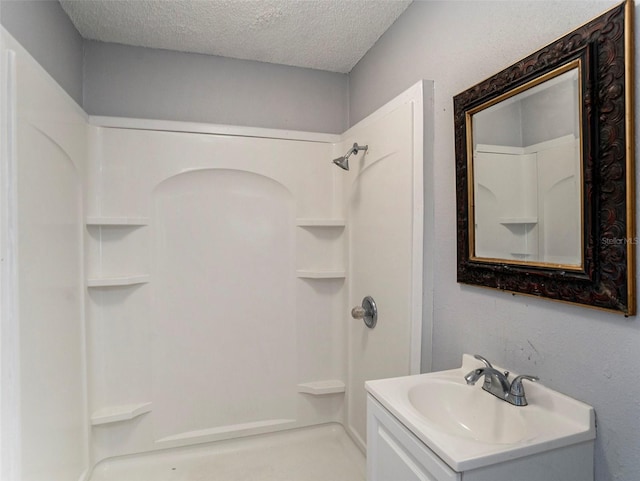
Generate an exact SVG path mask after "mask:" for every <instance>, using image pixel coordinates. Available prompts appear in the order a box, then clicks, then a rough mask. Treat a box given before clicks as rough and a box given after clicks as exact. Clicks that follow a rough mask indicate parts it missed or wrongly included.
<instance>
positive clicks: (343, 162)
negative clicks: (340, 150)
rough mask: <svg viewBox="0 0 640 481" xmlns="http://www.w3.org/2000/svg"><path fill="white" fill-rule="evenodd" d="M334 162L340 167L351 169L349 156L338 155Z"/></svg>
mask: <svg viewBox="0 0 640 481" xmlns="http://www.w3.org/2000/svg"><path fill="white" fill-rule="evenodd" d="M333 163H334V164H336V165H337V166H338V167H340V168H341V169H344V170H349V156H348V155H345V156H342V157H338V158H337V159H333Z"/></svg>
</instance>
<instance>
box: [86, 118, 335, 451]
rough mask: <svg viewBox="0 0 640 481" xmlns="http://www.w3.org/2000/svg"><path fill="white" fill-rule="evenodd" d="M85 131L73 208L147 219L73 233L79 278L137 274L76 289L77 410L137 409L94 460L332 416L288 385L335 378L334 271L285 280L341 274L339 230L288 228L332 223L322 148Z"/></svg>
mask: <svg viewBox="0 0 640 481" xmlns="http://www.w3.org/2000/svg"><path fill="white" fill-rule="evenodd" d="M92 129H93V132H92V139H93V141H94V145H93V146H92V152H93V155H92V158H91V163H92V164H91V175H90V181H89V182H90V190H91V191H93V192H98V193H99V194H97V195H95V196H93V197H92V198H91V200H90V205H91V208H90V209H91V210H90V212H89V214H90V215H91V216H96V217H99V218H113V217H116V218H143V219H146V221H145V222H144V223H146V224H148V225H141V226H127V227H113V226H102V227H90V228H89V233H90V235H89V236H88V243H89V246H90V247H89V253H88V255H89V258H90V261H89V266H88V271H89V272H90V273H91V274H92V275H95V276H98V277H100V276H103V277H104V276H106V277H109V276H117V275H120V276H122V275H148V283H144V284H139V285H131V286H120V287H105V288H93V289H90V301H91V302H90V305H89V312H90V316H89V317H90V354H91V399H92V411H93V412H100V411H101V410H104V409H109V408H116V409H117V408H118V407H123V406H131V405H134V406H140V405H143V404H145V405H146V403H150V404H151V406H150V412H148V413H143V414H141V415H139V416H137V417H135V418H133V419H131V420H125V421H122V422H116V423H109V424H100V425H96V426H94V428H93V440H94V443H93V449H94V458H95V459H96V460H99V459H103V458H105V457H108V456H113V455H119V454H128V453H134V452H141V451H149V450H154V449H161V448H166V447H171V446H177V445H185V444H192V443H197V442H206V441H211V440H216V439H224V438H229V437H236V436H241V435H246V434H252V433H256V432H267V431H274V430H279V429H286V428H291V427H296V426H303V425H310V424H317V423H323V422H330V421H342V417H343V397H344V395H343V394H342V393H338V394H330V395H326V396H312V395H309V394H305V393H300V392H298V388H297V385H298V384H300V383H309V382H316V381H324V380H342V381H344V379H345V373H344V370H345V369H344V366H345V352H344V351H345V347H346V346H345V341H344V339H345V332H344V331H345V326H344V324H343V322H340V315H339V310H340V308H341V305H342V303H343V302H344V299H345V298H344V293H343V290H344V279H342V278H336V279H307V278H302V277H299V276H298V275H297V274H296V273H297V272H298V271H299V270H304V269H311V270H331V269H341V270H344V254H343V250H344V248H345V246H344V244H343V243H344V239H343V236H344V234H343V230H344V227H340V226H338V227H329V228H328V229H326V228H320V229H318V228H317V227H311V228H307V227H301V226H297V223H298V221H297V219H336V218H343V217H344V216H343V212H342V199H341V198H340V195H341V194H340V193H341V191H342V188H341V186H339V185H336V183H337V182H340V181H341V177H339V176H336V170H338V169H335V168H332V166H331V163H330V159H331V158H332V157H331V154H332V145H331V144H330V143H326V142H307V141H299V140H286V139H270V138H252V137H239V136H225V135H211V134H196V133H181V132H168V131H145V130H139V129H118V128H102V127H93V128H92ZM323 246H324V248H323ZM309 252H312V253H313V255H309ZM318 257H319V258H320V260H319V261H318V260H317V259H318ZM312 259H313V261H312Z"/></svg>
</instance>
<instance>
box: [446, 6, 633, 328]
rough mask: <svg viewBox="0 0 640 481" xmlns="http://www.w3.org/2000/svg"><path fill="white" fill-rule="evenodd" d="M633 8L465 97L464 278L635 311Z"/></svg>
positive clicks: (461, 133) (460, 150) (461, 183)
mask: <svg viewBox="0 0 640 481" xmlns="http://www.w3.org/2000/svg"><path fill="white" fill-rule="evenodd" d="M632 3H633V2H632V1H627V2H626V3H624V4H621V5H618V6H616V7H614V8H613V9H611V10H609V11H608V12H606V13H604V14H603V15H601V16H600V17H598V18H596V19H594V20H592V21H591V22H589V23H587V24H585V25H584V26H582V27H580V28H578V29H577V30H575V31H573V32H571V33H569V34H567V35H566V36H564V37H563V38H561V39H559V40H557V41H556V42H554V43H553V44H551V45H549V46H547V47H545V48H543V49H541V50H539V51H538V52H535V53H534V54H532V55H530V56H528V57H527V58H525V59H523V60H522V61H520V62H518V63H516V64H514V65H512V66H510V67H508V68H507V69H505V70H503V71H502V72H499V73H497V74H496V75H494V76H492V77H491V78H489V79H487V80H485V81H483V82H481V83H480V84H478V85H475V86H474V87H471V88H470V89H468V90H466V91H464V92H462V93H461V94H459V95H457V96H456V97H455V98H454V111H455V134H456V182H457V215H458V282H462V283H467V284H476V285H481V286H485V287H495V288H498V289H503V290H507V291H510V292H514V293H522V294H528V295H535V296H543V297H548V298H551V299H555V300H559V301H566V302H571V303H578V304H584V305H587V306H591V307H596V308H601V309H606V310H612V311H616V312H622V313H624V314H626V315H631V314H635V285H634V276H633V274H634V254H635V252H634V244H635V240H636V239H635V237H634V229H633V227H634V216H633V213H632V209H633V205H634V177H635V176H634V163H633V149H632V147H633V122H632V114H633V105H632V103H631V98H632V95H631V94H632V92H631V90H632V87H633V79H632V78H631V70H632V68H631V67H632V66H633V63H632V58H631V41H632V38H633V33H632V31H631V23H630V21H629V19H630V18H632V12H631V8H632Z"/></svg>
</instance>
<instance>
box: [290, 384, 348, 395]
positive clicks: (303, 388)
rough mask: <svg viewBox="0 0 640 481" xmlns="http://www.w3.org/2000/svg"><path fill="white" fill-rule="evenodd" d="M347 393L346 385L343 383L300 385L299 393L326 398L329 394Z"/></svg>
mask: <svg viewBox="0 0 640 481" xmlns="http://www.w3.org/2000/svg"><path fill="white" fill-rule="evenodd" d="M344 391H345V385H344V383H343V382H342V381H337V380H328V381H314V382H306V383H303V384H298V392H300V393H304V394H311V395H313V396H325V395H327V394H339V393H343V392H344Z"/></svg>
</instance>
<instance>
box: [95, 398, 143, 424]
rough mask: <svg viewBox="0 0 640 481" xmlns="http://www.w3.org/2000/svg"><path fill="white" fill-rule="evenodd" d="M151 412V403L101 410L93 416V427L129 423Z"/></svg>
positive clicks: (124, 405)
mask: <svg viewBox="0 0 640 481" xmlns="http://www.w3.org/2000/svg"><path fill="white" fill-rule="evenodd" d="M150 411H151V403H150V402H146V403H136V404H123V405H120V406H111V407H107V408H103V409H99V410H98V411H96V412H94V413H93V414H92V415H91V425H92V426H99V425H101V424H110V423H117V422H120V421H129V420H131V419H134V418H137V417H138V416H141V415H142V414H145V413H148V412H150Z"/></svg>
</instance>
